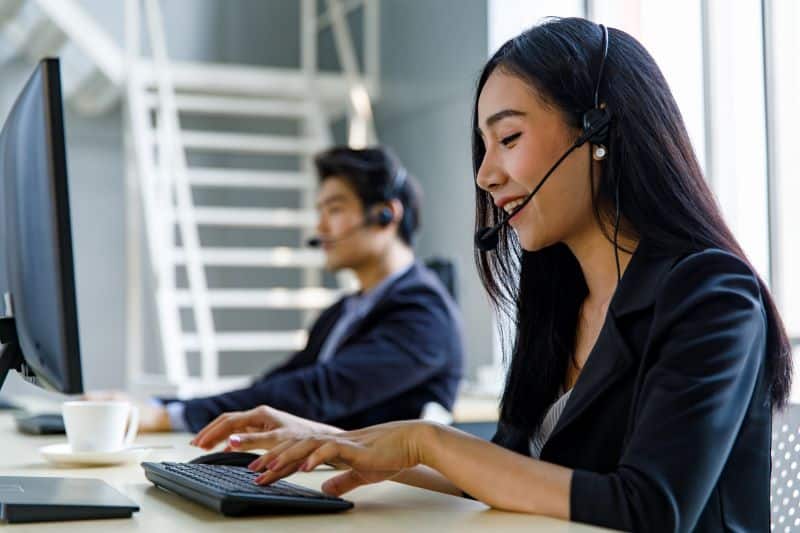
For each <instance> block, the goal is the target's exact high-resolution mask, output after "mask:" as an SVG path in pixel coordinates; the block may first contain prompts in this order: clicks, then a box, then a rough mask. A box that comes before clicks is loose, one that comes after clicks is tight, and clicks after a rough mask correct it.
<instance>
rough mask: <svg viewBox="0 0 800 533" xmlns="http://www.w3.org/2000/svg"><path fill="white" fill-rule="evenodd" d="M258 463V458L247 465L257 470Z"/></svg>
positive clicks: (248, 467)
mask: <svg viewBox="0 0 800 533" xmlns="http://www.w3.org/2000/svg"><path fill="white" fill-rule="evenodd" d="M257 464H258V459H256V460H255V461H253V462H252V463H250V464H249V465H247V469H248V470H253V471H255V470H257V468H256V465H257Z"/></svg>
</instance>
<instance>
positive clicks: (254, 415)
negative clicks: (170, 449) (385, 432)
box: [191, 405, 341, 451]
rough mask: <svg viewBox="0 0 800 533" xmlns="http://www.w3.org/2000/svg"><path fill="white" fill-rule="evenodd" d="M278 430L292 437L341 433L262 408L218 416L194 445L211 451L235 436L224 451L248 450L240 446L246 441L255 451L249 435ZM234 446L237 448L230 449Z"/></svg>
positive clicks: (266, 407)
mask: <svg viewBox="0 0 800 533" xmlns="http://www.w3.org/2000/svg"><path fill="white" fill-rule="evenodd" d="M276 429H286V430H287V434H291V435H307V434H311V433H318V434H327V433H338V432H340V431H341V430H340V429H339V428H335V427H333V426H329V425H326V424H322V423H320V422H314V421H313V420H307V419H305V418H300V417H299V416H294V415H291V414H289V413H287V412H285V411H280V410H278V409H274V408H272V407H269V406H266V405H261V406H259V407H256V408H254V409H250V410H249V411H237V412H232V413H225V414H222V415H220V416H218V417H217V418H215V419H214V420H213V421H212V422H211V423H210V424H208V425H207V426H206V427H204V428H203V429H201V430H200V432H199V433H198V434H197V436H196V437H195V438H194V439H193V440H192V442H191V444H193V445H194V446H198V447H200V448H203V449H211V448H213V447H214V446H216V445H217V444H218V443H220V442H221V441H224V440H226V439H230V438H231V437H233V438H232V439H230V440H229V444H228V446H227V447H226V448H225V450H226V451H230V450H232V449H245V448H244V447H243V446H241V445H239V444H242V443H245V442H247V443H249V444H251V446H249V448H250V449H253V448H257V446H252V444H253V443H254V442H256V440H254V439H250V437H251V435H247V434H248V433H256V432H268V431H273V430H276ZM236 433H243V434H244V435H235V434H236ZM248 439H249V440H248ZM262 440H263V439H262ZM231 444H233V445H234V446H231ZM261 449H264V448H261Z"/></svg>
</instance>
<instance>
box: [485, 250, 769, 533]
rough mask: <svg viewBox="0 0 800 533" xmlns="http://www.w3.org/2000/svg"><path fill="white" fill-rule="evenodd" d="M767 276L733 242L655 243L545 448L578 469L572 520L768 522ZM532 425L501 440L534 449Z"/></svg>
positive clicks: (713, 524) (626, 281)
mask: <svg viewBox="0 0 800 533" xmlns="http://www.w3.org/2000/svg"><path fill="white" fill-rule="evenodd" d="M766 328H767V325H766V313H765V308H764V305H763V302H762V299H761V293H760V289H759V285H758V282H757V280H756V277H755V275H754V274H753V273H752V271H751V270H750V268H748V266H747V265H745V264H744V263H743V262H742V261H741V260H739V259H738V258H736V257H734V256H733V255H731V254H728V253H726V252H723V251H720V250H706V251H702V252H698V253H692V254H674V255H671V254H659V253H657V251H656V250H653V249H650V248H649V247H648V246H647V244H646V243H644V242H642V243H641V244H640V246H639V248H638V249H637V251H636V252H635V254H634V256H633V258H632V260H631V263H630V264H629V266H628V269H627V270H626V272H625V275H624V276H623V278H622V280H621V282H620V285H619V287H618V290H617V293H616V294H615V296H614V297H613V300H612V301H611V304H610V306H609V310H608V313H607V317H606V321H605V324H604V325H603V328H602V330H601V332H600V335H599V338H598V340H597V343H596V345H595V347H594V348H593V350H592V352H591V354H590V356H589V359H588V361H587V362H586V365H585V367H584V368H583V370H582V372H581V375H580V377H579V379H578V381H577V383H576V384H575V387H574V389H573V391H572V394H571V396H570V398H569V399H568V401H567V404H566V406H565V409H564V411H563V414H562V415H561V418H560V419H559V421H558V423H557V425H556V428H555V430H554V431H553V433H552V434H551V436H550V438H549V439H548V441H547V443H546V444H545V446H544V448H543V449H542V453H541V459H542V460H543V461H548V462H551V463H556V464H559V465H563V466H566V467H569V468H571V469H574V474H573V477H572V485H571V489H570V514H571V519H572V520H575V521H579V522H587V523H591V524H596V525H600V526H606V527H611V528H615V529H622V530H628V531H630V530H632V531H643V532H659V531H702V532H707V531H748V532H749V531H765V532H767V531H769V529H770V510H769V495H770V433H771V420H772V419H771V404H770V396H769V390H770V387H769V383H768V381H767V375H766V372H765V360H766ZM529 438H530V435H525V434H521V432H518V431H515V430H514V429H513V428H511V427H508V426H507V425H505V424H502V423H501V424H500V426H499V428H498V432H497V434H496V435H495V437H494V438H493V441H494V442H496V443H498V444H500V445H502V446H504V447H506V448H509V449H512V450H515V451H517V452H518V453H522V454H525V455H529V448H528V446H529Z"/></svg>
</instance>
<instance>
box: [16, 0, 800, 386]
mask: <svg viewBox="0 0 800 533" xmlns="http://www.w3.org/2000/svg"><path fill="white" fill-rule="evenodd" d="M546 16H582V17H588V18H590V19H592V20H595V21H597V22H602V23H604V24H606V25H608V26H612V27H616V28H620V29H622V30H625V31H627V32H628V33H631V34H632V35H634V36H635V37H637V38H638V39H639V40H640V41H641V42H642V43H643V44H644V45H645V47H646V48H647V49H648V50H649V51H650V52H651V53H652V54H653V56H654V57H655V59H656V61H657V62H658V64H659V65H660V67H661V69H662V70H663V72H664V74H665V76H666V78H667V80H668V82H669V83H670V85H671V87H672V91H673V93H674V95H675V97H676V99H677V101H678V104H679V106H680V108H681V110H682V112H683V116H684V120H685V123H686V126H687V128H688V130H689V133H690V136H691V137H692V140H693V143H694V148H695V151H696V152H697V154H698V157H699V160H700V162H701V165H702V166H703V168H704V170H705V173H706V176H707V179H708V180H709V182H710V183H711V184H712V186H713V189H714V191H715V192H716V194H717V198H718V200H719V202H720V204H721V206H722V208H723V211H724V213H725V215H726V217H727V220H728V223H729V224H730V225H731V227H732V228H733V230H734V232H735V233H736V235H737V237H738V239H739V241H740V242H741V244H742V245H743V246H744V248H745V250H746V252H747V253H748V255H749V257H750V259H751V261H752V262H753V263H754V264H755V266H756V268H757V269H758V270H759V272H760V274H761V275H762V277H763V278H764V279H765V280H767V282H768V284H769V285H770V287H771V288H772V291H773V293H774V296H775V298H776V300H777V302H778V305H779V307H780V309H781V311H782V314H783V318H784V320H785V321H786V325H787V328H788V330H789V334H790V336H791V337H792V339H793V343H794V344H795V346H796V345H797V344H798V343H800V250H798V246H797V245H798V240H797V237H796V236H795V235H794V230H795V229H796V228H798V227H800V212H798V210H797V209H796V207H795V205H794V204H795V202H794V200H795V199H796V198H798V193H799V192H800V182H798V180H797V179H796V174H797V173H796V171H795V169H794V168H793V166H792V162H793V161H792V160H793V158H792V155H793V150H795V149H797V147H798V145H800V132H798V129H797V127H796V125H797V124H800V108H798V106H797V105H796V104H795V103H794V102H793V98H794V97H796V95H798V94H800V60H798V57H800V37H798V36H797V34H796V31H795V30H796V28H798V27H800V2H797V1H795V0H728V1H725V0H673V1H670V2H664V1H663V0H557V1H556V0H160V1H159V0H144V1H142V0H0V80H2V82H1V83H0V118H2V119H4V118H5V116H6V113H7V111H8V109H9V108H10V107H11V105H12V104H13V101H14V98H15V97H16V95H17V94H18V92H19V91H20V89H21V88H22V85H23V84H24V83H25V81H26V80H27V77H28V76H29V74H30V72H31V71H32V69H33V66H34V64H35V63H36V61H38V60H39V59H40V58H42V57H45V56H58V57H60V58H61V76H62V85H63V92H64V94H63V97H64V100H65V103H66V109H65V112H66V124H65V128H66V137H67V146H68V153H67V158H68V166H69V179H70V181H69V187H70V201H71V210H72V220H73V226H72V230H73V240H74V246H75V249H74V256H75V263H76V283H77V297H78V313H79V325H80V342H81V348H82V357H83V371H84V379H85V386H86V388H87V389H98V388H102V389H109V388H126V389H129V390H133V391H141V392H147V393H164V392H178V393H183V394H197V393H204V392H209V393H210V392H214V391H218V390H224V389H228V388H231V387H234V386H237V385H239V384H241V383H242V381H243V380H245V379H247V377H248V376H252V375H255V374H258V373H261V372H263V371H265V370H267V369H269V368H270V367H271V366H273V365H275V364H277V363H279V362H280V361H282V360H283V359H284V358H285V357H286V355H287V354H288V353H289V352H291V351H293V350H295V349H298V348H300V347H301V346H302V345H303V343H304V341H305V328H306V327H307V326H308V324H309V323H310V321H311V320H312V319H313V318H314V317H315V316H316V313H317V312H318V311H319V310H320V309H321V308H323V307H325V306H327V305H329V304H330V303H331V302H332V301H333V300H334V299H335V298H337V297H338V295H339V294H340V293H341V291H346V290H351V289H352V283H353V282H352V279H350V278H348V277H347V276H346V275H344V276H338V277H334V276H331V275H329V274H326V273H325V272H323V271H322V269H321V268H320V266H321V257H320V255H319V253H318V252H316V251H313V250H309V249H306V248H304V247H303V246H302V243H303V242H304V240H305V238H307V237H308V236H309V235H311V234H312V233H313V227H314V212H313V201H314V189H315V186H316V178H315V176H314V175H313V171H312V168H311V166H310V157H311V156H312V155H313V154H314V153H315V152H316V151H318V150H320V149H322V148H324V147H326V146H329V145H330V144H332V143H348V144H351V145H352V146H363V145H366V144H372V143H376V142H379V143H381V144H385V145H387V146H389V147H391V148H392V149H393V150H394V151H395V153H396V154H397V155H398V156H399V158H400V159H401V160H402V161H403V163H404V164H405V165H406V166H407V167H408V169H409V170H410V172H411V173H412V174H414V175H415V176H416V177H417V178H418V179H419V181H420V183H421V185H422V186H423V189H424V193H425V201H424V206H423V216H422V220H423V228H422V231H421V235H420V239H419V241H418V245H417V253H418V255H419V256H420V257H421V258H429V257H433V256H438V257H443V258H446V259H448V260H450V261H452V262H453V263H454V265H455V267H456V270H457V274H458V284H457V287H456V292H457V295H458V304H459V307H460V308H461V310H462V312H463V314H464V319H465V326H466V327H465V331H466V335H467V339H466V340H467V344H466V346H467V358H468V359H467V383H465V386H464V387H465V391H466V392H468V393H471V394H474V395H483V396H494V395H496V394H497V392H498V391H499V389H500V387H501V385H502V375H503V372H502V357H501V354H500V353H499V346H498V343H497V342H496V341H495V337H494V333H493V332H494V328H493V318H492V314H491V312H490V309H489V306H488V303H487V300H486V298H485V296H484V293H483V289H482V288H481V286H480V283H479V281H478V279H477V275H476V271H475V268H474V266H473V260H472V234H473V225H474V220H473V190H474V188H473V183H472V182H473V178H472V169H471V160H470V145H469V139H470V124H471V111H472V101H473V98H474V94H473V92H474V86H475V82H476V77H477V75H478V73H479V70H480V68H481V66H482V64H483V62H484V61H485V60H486V59H487V58H488V57H489V54H491V53H492V52H493V51H494V50H496V49H497V48H498V47H499V46H500V45H501V44H502V43H503V42H504V41H505V40H507V39H508V38H510V37H513V36H514V35H516V34H517V33H519V32H520V31H522V30H524V29H526V28H527V27H529V26H531V25H533V24H535V23H536V22H537V21H540V20H541V19H542V18H544V17H546ZM611 46H613V42H612V43H611ZM15 387H23V384H21V383H19V382H13V381H9V383H8V384H7V388H8V389H9V390H10V391H12V392H13V390H14V388H15Z"/></svg>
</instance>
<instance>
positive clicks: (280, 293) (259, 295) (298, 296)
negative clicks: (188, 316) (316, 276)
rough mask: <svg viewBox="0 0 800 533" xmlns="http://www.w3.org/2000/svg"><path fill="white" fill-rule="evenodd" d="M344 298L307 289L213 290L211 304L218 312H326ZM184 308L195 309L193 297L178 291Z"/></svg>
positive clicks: (314, 288)
mask: <svg viewBox="0 0 800 533" xmlns="http://www.w3.org/2000/svg"><path fill="white" fill-rule="evenodd" d="M339 296H341V291H338V290H333V289H323V288H320V287H309V288H303V289H284V288H280V289H231V290H229V289H213V290H210V291H208V301H209V304H210V305H211V307H214V308H235V309H324V308H325V307H328V306H329V305H331V304H332V303H333V302H335V301H336V299H337V298H338V297H339ZM175 300H176V303H177V304H178V305H179V306H180V307H191V306H192V293H191V292H190V291H188V290H179V291H175Z"/></svg>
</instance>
